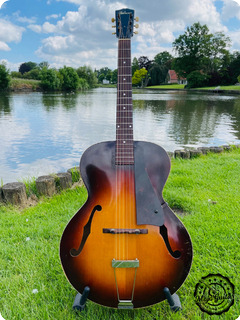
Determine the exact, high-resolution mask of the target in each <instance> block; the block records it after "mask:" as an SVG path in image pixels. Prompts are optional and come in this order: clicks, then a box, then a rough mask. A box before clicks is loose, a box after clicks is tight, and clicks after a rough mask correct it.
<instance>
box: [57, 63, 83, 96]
mask: <svg viewBox="0 0 240 320" xmlns="http://www.w3.org/2000/svg"><path fill="white" fill-rule="evenodd" d="M59 74H60V81H61V89H62V90H64V91H73V90H77V89H78V86H79V77H78V74H77V72H76V70H74V69H73V68H71V67H66V66H64V67H63V68H61V69H59Z"/></svg>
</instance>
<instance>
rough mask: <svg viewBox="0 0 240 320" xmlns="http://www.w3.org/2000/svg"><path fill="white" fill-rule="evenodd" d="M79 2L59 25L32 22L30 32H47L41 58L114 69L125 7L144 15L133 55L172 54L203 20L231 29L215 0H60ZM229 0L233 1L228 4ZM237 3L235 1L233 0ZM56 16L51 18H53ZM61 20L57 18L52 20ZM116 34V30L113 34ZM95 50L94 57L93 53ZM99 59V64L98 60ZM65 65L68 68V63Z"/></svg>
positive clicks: (214, 27)
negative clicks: (117, 25) (118, 15)
mask: <svg viewBox="0 0 240 320" xmlns="http://www.w3.org/2000/svg"><path fill="white" fill-rule="evenodd" d="M57 1H58V2H60V1H65V2H69V3H73V4H75V5H76V10H75V11H68V12H66V14H65V15H64V16H61V19H59V20H58V21H56V22H55V23H49V22H48V21H46V22H44V23H43V24H42V25H36V24H31V25H29V28H30V29H31V30H33V31H35V32H37V33H42V34H47V35H48V36H47V37H46V38H45V39H43V40H42V44H41V46H40V47H39V48H38V49H37V50H36V54H37V55H38V57H41V58H43V59H47V60H48V61H49V62H50V63H51V61H54V63H55V64H56V63H57V61H59V63H61V61H66V63H67V62H69V63H72V66H74V65H83V64H92V66H93V67H97V68H98V67H100V66H102V63H104V62H105V61H106V62H107V63H106V65H108V66H109V67H110V68H114V66H115V64H114V65H110V64H109V63H110V62H113V61H114V59H116V45H117V41H116V39H115V40H114V39H113V37H112V35H111V33H112V32H113V31H114V29H112V28H111V27H112V25H111V22H110V21H111V17H113V16H114V14H115V10H118V9H120V8H126V7H129V8H135V14H136V15H137V16H139V17H140V22H139V24H140V28H139V35H138V36H134V37H133V55H134V56H137V57H139V56H141V55H147V54H148V55H149V56H150V57H151V58H153V57H154V56H155V55H156V54H157V53H159V52H161V51H164V50H168V51H171V47H172V42H173V41H174V39H175V38H176V37H177V36H178V35H179V34H181V33H183V32H184V30H185V28H186V26H190V25H192V24H193V23H194V22H197V21H199V22H200V23H202V24H207V25H208V27H209V29H210V31H211V32H216V31H223V32H227V31H228V29H227V27H225V26H224V25H223V24H222V22H221V16H220V13H219V12H218V11H217V9H216V6H215V5H214V1H213V0H181V1H178V0H168V1H157V2H156V1H148V2H147V3H146V1H143V0H128V1H127V0H122V2H120V1H110V0H88V1H85V0H57ZM224 1H227V0H224ZM229 1H231V0H229ZM50 17H51V16H47V20H49V19H50ZM52 18H55V19H57V17H56V16H54V17H52ZM112 30H113V31H112ZM87 52H89V54H87ZM94 59H95V60H94ZM66 63H65V64H66Z"/></svg>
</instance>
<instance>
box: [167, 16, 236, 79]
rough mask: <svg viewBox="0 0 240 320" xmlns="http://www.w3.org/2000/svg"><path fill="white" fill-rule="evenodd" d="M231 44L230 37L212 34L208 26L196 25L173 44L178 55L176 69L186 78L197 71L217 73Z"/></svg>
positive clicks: (175, 63)
mask: <svg viewBox="0 0 240 320" xmlns="http://www.w3.org/2000/svg"><path fill="white" fill-rule="evenodd" d="M229 44H230V39H229V37H226V36H225V35H224V34H223V33H222V32H216V33H215V34H211V33H209V29H208V27H207V25H201V24H200V23H199V22H197V23H194V24H193V25H192V26H191V27H187V30H186V31H185V33H184V34H183V35H180V36H179V37H178V38H177V39H176V40H175V41H174V42H173V47H174V49H175V51H176V52H177V53H178V58H177V59H175V60H174V69H175V71H176V72H177V73H178V74H179V75H180V76H186V75H188V74H190V73H191V72H192V71H195V70H204V71H205V72H206V73H208V72H211V71H216V70H218V69H219V67H220V65H221V59H222V58H223V56H224V55H226V54H227V52H228V51H227V49H226V48H227V46H228V45H229Z"/></svg>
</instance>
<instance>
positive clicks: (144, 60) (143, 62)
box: [138, 56, 152, 71]
mask: <svg viewBox="0 0 240 320" xmlns="http://www.w3.org/2000/svg"><path fill="white" fill-rule="evenodd" d="M151 64H152V61H151V60H149V59H148V57H146V56H141V57H140V58H138V66H139V69H142V68H145V69H146V70H147V71H148V70H149V68H150V66H151Z"/></svg>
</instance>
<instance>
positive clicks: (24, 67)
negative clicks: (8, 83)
mask: <svg viewBox="0 0 240 320" xmlns="http://www.w3.org/2000/svg"><path fill="white" fill-rule="evenodd" d="M36 67H37V63H35V62H32V61H29V62H24V63H22V64H21V65H20V67H19V72H21V74H24V73H25V72H29V71H30V70H32V69H34V68H36Z"/></svg>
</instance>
